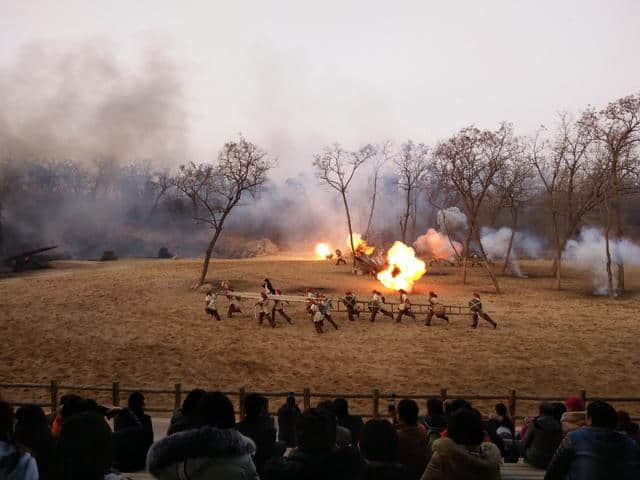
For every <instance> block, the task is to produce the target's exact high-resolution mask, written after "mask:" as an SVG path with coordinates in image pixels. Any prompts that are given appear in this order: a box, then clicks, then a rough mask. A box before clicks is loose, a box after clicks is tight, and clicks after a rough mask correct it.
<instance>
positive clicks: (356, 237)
mask: <svg viewBox="0 0 640 480" xmlns="http://www.w3.org/2000/svg"><path fill="white" fill-rule="evenodd" d="M346 245H347V248H349V250H351V242H350V241H349V235H347V240H346ZM353 248H354V249H355V251H356V255H367V256H371V255H373V252H374V251H375V250H376V247H372V246H371V245H368V244H367V242H365V241H364V239H363V238H362V235H360V234H359V233H354V234H353Z"/></svg>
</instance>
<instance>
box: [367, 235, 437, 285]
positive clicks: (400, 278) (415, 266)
mask: <svg viewBox="0 0 640 480" xmlns="http://www.w3.org/2000/svg"><path fill="white" fill-rule="evenodd" d="M387 263H388V264H389V266H388V267H387V269H386V270H383V271H382V272H380V273H378V280H380V282H382V284H383V285H384V286H385V287H387V288H391V289H393V290H399V289H401V288H402V289H404V290H406V291H408V292H410V291H411V288H412V287H413V284H414V283H415V282H417V281H418V279H420V277H422V276H423V275H424V274H425V273H426V272H427V269H426V266H425V264H424V262H423V261H422V260H420V259H419V258H416V252H415V251H414V250H413V248H411V247H408V246H407V245H405V244H404V243H402V242H398V241H397V242H395V243H394V244H393V246H392V247H391V248H390V249H389V251H388V252H387Z"/></svg>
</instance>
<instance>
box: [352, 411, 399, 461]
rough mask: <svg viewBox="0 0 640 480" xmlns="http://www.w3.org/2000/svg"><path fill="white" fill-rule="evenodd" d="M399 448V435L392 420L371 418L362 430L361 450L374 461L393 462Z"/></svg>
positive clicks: (367, 457) (363, 454)
mask: <svg viewBox="0 0 640 480" xmlns="http://www.w3.org/2000/svg"><path fill="white" fill-rule="evenodd" d="M397 449H398V436H397V435H396V431H395V429H394V428H393V425H391V423H390V422H388V421H387V420H383V419H373V420H369V421H368V422H367V423H365V424H364V426H363V427H362V431H361V432H360V452H361V453H362V456H363V457H364V458H365V459H366V460H369V461H372V462H393V461H394V460H395V458H396V451H397Z"/></svg>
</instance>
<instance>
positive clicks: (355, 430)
mask: <svg viewBox="0 0 640 480" xmlns="http://www.w3.org/2000/svg"><path fill="white" fill-rule="evenodd" d="M338 425H340V426H341V427H344V428H347V429H349V431H350V432H351V443H352V444H354V445H357V444H358V442H359V441H360V431H361V430H362V427H363V425H364V422H363V421H362V417H360V416H358V415H345V416H344V417H339V418H338Z"/></svg>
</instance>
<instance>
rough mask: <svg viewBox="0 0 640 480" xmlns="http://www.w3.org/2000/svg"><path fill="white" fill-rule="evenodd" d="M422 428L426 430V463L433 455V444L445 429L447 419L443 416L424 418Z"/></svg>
mask: <svg viewBox="0 0 640 480" xmlns="http://www.w3.org/2000/svg"><path fill="white" fill-rule="evenodd" d="M424 426H425V427H426V429H427V458H426V461H427V463H428V462H429V460H430V459H431V455H432V454H433V443H434V442H435V441H436V440H438V439H439V438H440V435H441V434H442V432H443V431H445V430H446V429H447V419H446V418H444V415H433V416H431V417H424Z"/></svg>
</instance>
